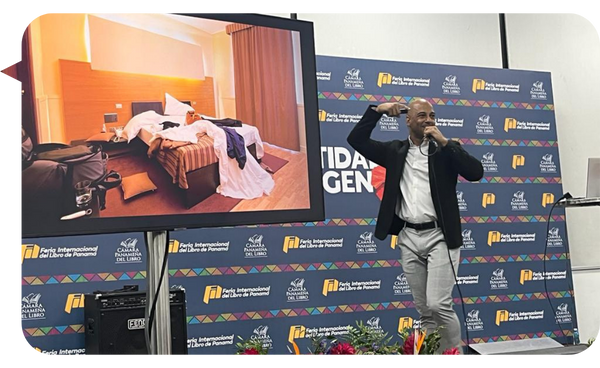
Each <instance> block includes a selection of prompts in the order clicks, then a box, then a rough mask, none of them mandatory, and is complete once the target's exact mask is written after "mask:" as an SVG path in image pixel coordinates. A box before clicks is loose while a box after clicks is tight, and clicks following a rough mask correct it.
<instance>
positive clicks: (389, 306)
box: [187, 291, 571, 325]
mask: <svg viewBox="0 0 600 368" xmlns="http://www.w3.org/2000/svg"><path fill="white" fill-rule="evenodd" d="M552 294H553V295H552V296H551V298H558V297H566V296H569V297H570V295H571V294H570V293H569V292H567V291H562V292H554V293H552ZM517 295H518V299H516V301H528V300H535V299H534V297H529V296H521V294H517ZM506 297H511V298H513V299H514V296H512V295H510V296H505V295H492V296H488V297H475V298H476V299H477V300H479V299H482V300H483V299H485V300H486V301H485V303H493V302H496V303H500V302H504V301H505V299H506ZM536 297H537V298H538V299H545V296H536ZM465 299H468V298H465ZM455 303H460V299H458V298H457V299H455ZM465 304H474V303H469V302H467V301H465ZM407 308H414V303H413V302H412V301H406V302H400V301H395V302H376V303H367V304H350V305H333V306H326V307H308V308H290V309H271V310H263V311H247V312H237V313H222V314H199V315H195V316H188V317H187V322H188V324H190V325H193V324H204V323H217V322H236V321H248V320H261V319H271V318H286V317H301V316H316V315H322V314H335V313H357V312H369V311H384V310H397V309H407Z"/></svg>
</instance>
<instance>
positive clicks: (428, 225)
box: [406, 221, 440, 230]
mask: <svg viewBox="0 0 600 368" xmlns="http://www.w3.org/2000/svg"><path fill="white" fill-rule="evenodd" d="M439 226H440V224H439V223H438V222H437V221H431V222H423V223H422V224H411V223H410V222H406V227H410V228H411V229H415V230H429V229H435V228H436V227H439Z"/></svg>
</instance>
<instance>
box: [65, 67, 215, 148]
mask: <svg viewBox="0 0 600 368" xmlns="http://www.w3.org/2000/svg"><path fill="white" fill-rule="evenodd" d="M59 67H60V78H61V83H62V99H63V121H64V131H65V138H66V141H67V142H72V141H74V140H80V139H86V138H88V137H90V136H91V135H93V134H96V133H99V132H100V130H101V129H102V124H103V123H104V114H105V113H116V114H117V119H118V121H117V122H116V123H111V124H107V127H110V126H124V125H126V124H127V122H128V121H129V120H130V119H131V117H132V116H133V115H132V109H131V103H132V102H140V101H163V104H164V101H165V92H166V93H169V94H170V95H172V96H173V97H175V98H177V99H178V100H180V101H182V100H186V101H191V102H196V104H194V105H192V107H193V108H194V109H195V110H196V112H198V113H199V114H204V115H210V116H215V115H216V114H215V111H216V109H215V97H214V85H213V78H212V77H206V79H205V80H198V79H186V78H174V77H162V76H153V75H143V74H132V73H119V72H107V71H101V70H92V68H91V65H90V63H86V62H80V61H71V60H59ZM116 104H121V105H122V107H121V108H120V109H117V108H116ZM161 108H162V104H161Z"/></svg>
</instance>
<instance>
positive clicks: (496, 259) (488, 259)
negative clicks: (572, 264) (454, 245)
mask: <svg viewBox="0 0 600 368" xmlns="http://www.w3.org/2000/svg"><path fill="white" fill-rule="evenodd" d="M568 259H569V253H557V254H546V261H566V260H568ZM543 260H544V254H543V253H541V254H513V255H509V256H478V257H461V261H460V264H479V263H510V262H536V261H543Z"/></svg>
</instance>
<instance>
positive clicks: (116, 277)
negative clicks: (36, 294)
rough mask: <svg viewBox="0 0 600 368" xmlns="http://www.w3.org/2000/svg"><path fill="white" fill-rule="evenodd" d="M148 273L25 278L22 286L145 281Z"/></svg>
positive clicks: (78, 274) (102, 273)
mask: <svg viewBox="0 0 600 368" xmlns="http://www.w3.org/2000/svg"><path fill="white" fill-rule="evenodd" d="M145 278H146V271H131V272H101V273H84V274H81V273H75V274H69V275H52V276H25V277H23V280H22V282H21V285H29V286H36V285H52V284H73V283H83V282H103V281H128V280H144V279H145Z"/></svg>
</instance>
